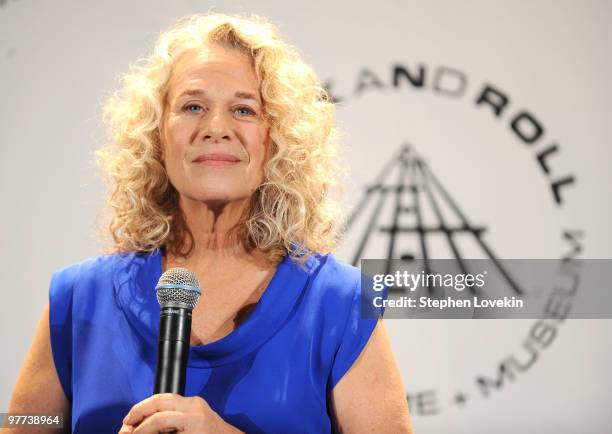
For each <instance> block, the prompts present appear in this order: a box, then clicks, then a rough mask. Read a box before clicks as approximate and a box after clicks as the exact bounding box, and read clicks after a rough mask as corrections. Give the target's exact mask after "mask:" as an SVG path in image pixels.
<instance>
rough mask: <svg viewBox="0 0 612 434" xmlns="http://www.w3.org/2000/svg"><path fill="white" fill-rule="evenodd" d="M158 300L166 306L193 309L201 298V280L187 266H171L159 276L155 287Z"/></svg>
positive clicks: (161, 304)
mask: <svg viewBox="0 0 612 434" xmlns="http://www.w3.org/2000/svg"><path fill="white" fill-rule="evenodd" d="M155 289H156V290H157V301H158V302H159V305H160V306H161V307H162V308H164V307H182V308H187V309H193V308H194V307H195V305H196V304H197V303H198V300H199V299H200V295H201V294H202V291H201V290H200V282H198V278H197V277H196V275H195V274H194V273H192V272H191V271H189V270H187V269H186V268H179V267H177V268H170V269H168V270H166V272H165V273H164V274H162V275H161V277H160V278H159V282H158V283H157V286H156V287H155Z"/></svg>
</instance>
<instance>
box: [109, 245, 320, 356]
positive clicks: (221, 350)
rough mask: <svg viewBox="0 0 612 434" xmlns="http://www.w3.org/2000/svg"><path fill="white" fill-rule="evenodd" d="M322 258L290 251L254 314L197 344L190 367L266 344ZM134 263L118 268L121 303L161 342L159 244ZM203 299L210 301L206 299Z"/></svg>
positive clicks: (131, 318) (133, 319)
mask: <svg viewBox="0 0 612 434" xmlns="http://www.w3.org/2000/svg"><path fill="white" fill-rule="evenodd" d="M322 259H323V258H322V257H321V256H319V255H313V256H312V257H311V258H309V260H308V261H306V263H305V264H304V265H300V264H298V263H296V262H295V261H294V260H292V259H291V258H290V257H289V256H285V258H284V259H283V260H282V261H281V262H280V263H279V264H278V265H277V267H276V270H275V272H274V275H273V276H272V279H271V280H270V282H269V283H268V285H267V287H266V289H265V290H264V292H263V294H262V295H261V297H260V299H259V301H258V302H257V304H256V306H255V308H254V309H253V310H252V311H251V313H250V314H249V316H248V317H247V318H246V319H245V320H244V321H243V322H242V323H241V324H240V325H239V326H238V327H236V328H235V329H234V330H232V331H231V332H230V333H229V334H227V335H226V336H224V337H222V338H220V339H218V340H216V341H213V342H210V343H207V344H204V345H192V346H191V347H190V351H189V360H188V366H189V367H194V368H207V367H213V366H219V365H224V364H227V363H231V362H233V361H235V360H238V359H240V358H242V357H244V356H246V355H247V354H249V353H251V352H253V351H254V350H256V349H257V348H258V347H260V346H261V345H262V344H263V343H264V342H266V341H267V340H268V339H270V338H271V337H272V336H273V335H274V334H275V333H276V332H277V331H278V330H279V328H280V327H281V326H282V324H283V323H284V322H285V320H286V319H287V318H288V317H289V315H290V314H291V312H292V311H293V310H294V307H295V305H296V303H297V301H298V299H299V298H300V295H301V294H302V293H303V291H304V290H305V288H306V287H307V286H308V282H309V280H310V279H309V278H310V276H311V274H312V273H313V272H314V271H315V270H317V269H318V268H319V266H320V265H321V263H322V262H323V261H322ZM128 263H129V265H128V267H127V268H128V270H129V272H127V273H125V272H122V271H121V270H118V272H117V273H116V277H115V281H116V285H117V287H118V298H119V301H120V304H121V306H122V309H123V310H124V312H126V315H127V316H128V317H129V318H128V320H129V322H130V323H131V324H133V325H135V326H136V327H137V328H138V329H140V330H139V334H140V335H141V336H145V335H146V336H147V337H148V338H149V339H152V340H153V343H154V344H155V345H156V344H157V334H158V331H159V311H160V308H159V304H158V303H157V299H156V294H155V286H156V284H157V282H158V280H159V278H160V276H161V274H162V252H161V250H160V249H156V250H154V251H153V252H151V253H145V254H142V253H140V254H135V255H134V256H133V257H132V258H131V260H130V261H128ZM126 271H127V270H126ZM121 276H124V277H123V278H121ZM130 282H133V283H134V285H132V284H130ZM202 302H204V303H205V302H206V300H205V299H202V300H200V303H202ZM143 328H144V329H145V330H143Z"/></svg>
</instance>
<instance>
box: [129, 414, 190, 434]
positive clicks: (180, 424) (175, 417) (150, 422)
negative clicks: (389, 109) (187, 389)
mask: <svg viewBox="0 0 612 434" xmlns="http://www.w3.org/2000/svg"><path fill="white" fill-rule="evenodd" d="M186 426H187V424H186V415H185V413H183V412H180V411H160V412H158V413H155V414H154V415H152V416H149V417H147V418H146V419H145V420H143V421H142V423H141V424H140V425H138V426H137V427H136V428H135V429H134V431H132V434H158V433H170V432H179V433H180V432H183V431H185V429H186Z"/></svg>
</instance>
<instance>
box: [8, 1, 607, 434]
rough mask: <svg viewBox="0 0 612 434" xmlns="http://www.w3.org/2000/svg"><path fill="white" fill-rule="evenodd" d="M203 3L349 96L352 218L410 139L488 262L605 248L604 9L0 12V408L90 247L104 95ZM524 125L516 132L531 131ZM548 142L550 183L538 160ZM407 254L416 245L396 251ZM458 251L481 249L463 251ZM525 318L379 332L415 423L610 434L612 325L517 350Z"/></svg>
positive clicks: (587, 323)
mask: <svg viewBox="0 0 612 434" xmlns="http://www.w3.org/2000/svg"><path fill="white" fill-rule="evenodd" d="M210 9H212V10H214V11H217V12H228V13H234V12H241V13H257V14H261V15H263V16H266V17H268V18H269V19H270V20H271V21H272V22H275V23H276V24H277V25H278V26H279V27H280V30H281V33H282V34H283V35H284V36H285V37H286V38H288V39H289V40H290V41H291V42H292V43H293V44H294V45H296V46H297V47H298V48H299V49H300V51H301V52H302V53H303V55H304V56H305V58H306V59H307V60H308V62H310V63H311V64H312V65H313V66H314V67H315V69H316V70H317V71H318V72H319V74H320V76H321V78H322V79H324V80H325V81H329V83H331V90H332V93H333V94H334V95H335V96H337V97H339V98H342V102H341V103H340V104H339V108H338V122H339V125H340V127H341V128H342V129H343V131H344V143H345V144H346V148H347V149H346V150H347V153H346V158H347V161H348V163H349V165H350V167H351V171H352V174H351V177H350V182H349V186H348V189H347V199H346V202H347V209H350V207H352V206H354V204H355V203H357V201H358V200H359V198H360V197H361V195H362V194H363V191H364V189H365V187H366V186H367V185H368V184H369V183H371V182H372V181H373V179H374V177H375V176H376V174H377V173H378V172H379V171H380V169H381V168H382V166H383V164H384V163H385V162H386V161H387V160H388V159H389V158H390V157H391V155H392V154H393V153H394V152H395V151H396V150H397V149H398V148H399V146H400V145H401V144H403V143H405V142H406V141H407V142H410V144H411V145H412V146H413V147H414V149H416V150H417V152H418V153H419V154H420V155H421V156H422V157H423V158H424V159H425V160H426V161H427V162H428V164H429V165H430V167H431V168H432V170H433V171H434V173H435V174H436V176H437V177H438V178H440V180H441V182H442V184H443V185H444V186H445V188H446V189H447V190H448V191H449V194H450V195H451V196H452V197H453V199H454V200H455V201H456V202H457V203H458V204H459V205H460V207H461V209H462V210H463V211H464V212H465V213H466V214H467V216H468V218H469V219H470V221H471V222H473V223H474V224H483V225H485V226H486V227H487V233H486V235H485V239H486V241H487V243H488V244H489V245H490V246H492V248H493V249H494V250H495V253H496V254H497V255H498V256H499V257H502V258H558V257H560V256H561V255H563V254H564V253H566V252H568V251H569V250H571V245H570V244H569V243H568V241H567V240H564V239H563V237H562V233H563V232H564V231H568V230H569V231H579V232H580V233H581V234H582V235H581V236H580V238H579V240H580V244H581V245H582V248H583V250H582V251H581V253H580V255H579V257H582V258H610V257H611V256H612V248H611V245H612V243H611V242H612V236H611V235H612V230H611V229H610V223H609V222H610V221H611V218H612V207H611V205H610V198H611V197H612V195H611V193H612V191H611V190H612V187H611V186H612V174H611V173H610V171H609V170H608V168H609V161H610V160H611V159H612V150H611V148H610V147H609V140H606V139H607V138H608V137H609V135H610V132H611V129H612V127H611V126H610V109H609V105H608V102H609V100H610V97H611V96H612V95H611V89H612V87H611V86H610V84H609V77H610V76H611V75H612V62H611V61H610V56H609V42H610V40H612V30H611V28H610V23H611V18H612V3H610V2H607V1H577V0H576V1H552V0H551V1H541V0H540V1H516V0H515V1H464V2H456V1H450V0H449V1H429V2H417V1H403V2H397V1H391V0H380V1H378V2H376V3H375V5H373V4H368V5H365V4H363V5H360V4H357V3H355V2H301V3H295V4H294V3H290V2H282V1H270V2H257V3H256V4H254V2H241V1H234V0H225V1H223V2H219V3H216V2H205V1H186V0H184V1H174V2H167V1H144V0H138V1H130V2H119V1H106V2H93V1H76V0H75V1H64V0H56V1H40V0H39V1H36V0H2V1H0V78H1V80H0V95H2V99H1V100H0V189H1V190H0V193H1V197H2V200H3V204H2V213H1V214H0V219H1V221H0V240H1V243H2V248H3V249H2V252H3V253H2V262H3V265H4V267H5V276H6V277H5V279H4V281H5V283H4V286H5V288H4V289H3V305H4V313H3V316H2V319H1V320H0V321H1V325H2V327H1V330H2V331H1V333H2V335H1V338H2V340H3V342H4V348H5V349H6V350H5V351H4V352H3V355H2V367H3V369H2V372H1V373H0V411H5V410H2V409H3V408H4V409H6V407H7V406H8V401H9V397H10V391H11V388H12V386H13V383H14V381H15V378H16V375H17V372H18V369H19V366H20V364H21V362H22V360H23V357H24V355H25V353H26V350H27V348H28V346H29V343H30V339H31V337H32V334H33V331H34V328H35V325H36V323H37V320H38V317H39V315H40V312H41V310H42V308H43V306H44V304H45V303H46V300H47V287H48V282H49V278H50V275H51V273H52V272H53V271H54V270H55V269H57V268H59V267H61V266H64V265H67V264H69V263H72V262H75V261H78V260H80V259H83V258H85V257H88V256H93V255H96V254H98V253H99V246H98V244H97V242H96V240H95V237H94V227H95V221H96V218H97V215H98V213H99V211H100V207H101V205H102V198H103V187H102V184H101V182H100V181H99V178H98V177H97V175H96V169H95V167H94V164H93V151H94V150H95V149H97V148H98V147H100V146H101V144H102V143H103V142H104V139H105V133H104V130H103V128H102V127H101V125H100V121H99V119H100V102H101V100H102V97H103V96H104V95H106V94H108V93H109V92H110V91H112V90H113V89H114V88H115V86H116V84H117V82H116V77H117V75H118V74H119V73H121V72H124V71H125V70H126V69H127V65H128V64H129V62H131V61H133V60H134V59H136V57H138V56H140V55H142V54H145V53H147V52H148V51H149V50H150V49H151V47H152V45H153V43H154V41H155V39H156V36H157V34H158V33H159V32H160V31H161V30H162V29H163V28H165V27H167V26H168V25H170V24H172V23H173V22H174V21H175V19H176V18H178V17H180V16H183V15H186V14H190V13H195V12H206V11H208V10H210ZM398 65H399V66H402V67H404V68H406V69H407V70H409V71H410V72H411V73H412V74H413V75H415V74H416V75H418V71H419V68H422V70H423V73H424V82H423V86H422V87H417V88H415V87H414V86H411V85H410V84H408V82H407V81H406V80H402V81H400V83H399V85H398V86H394V85H393V74H392V72H393V68H394V67H395V66H398ZM486 86H491V87H493V88H495V89H497V90H498V92H502V93H503V94H505V95H506V96H507V98H508V103H507V105H506V106H505V108H504V110H503V111H502V112H501V114H500V116H496V115H495V114H494V112H493V111H492V110H491V107H490V106H487V105H486V104H476V100H477V99H478V96H479V95H480V94H481V92H482V91H483V89H484V88H485V87H486ZM358 89H361V91H359V90H358ZM521 113H529V114H530V115H531V116H532V117H533V118H534V119H537V121H538V122H539V123H540V124H541V125H542V127H543V130H544V132H543V134H542V136H541V137H540V138H539V139H538V140H536V141H535V142H534V143H532V144H526V143H524V142H523V141H521V139H520V137H519V136H518V135H517V134H516V133H515V132H514V131H513V130H512V129H511V123H512V120H513V119H514V118H516V117H517V116H519V115H520V114H521ZM529 127H530V126H529V125H527V122H523V123H522V124H521V125H520V128H522V130H521V131H523V132H524V133H525V134H528V133H530V131H531V130H530V129H529ZM554 144H556V145H557V152H556V153H554V154H551V155H550V156H549V157H548V159H547V160H546V161H547V162H548V164H549V172H550V173H548V174H547V173H545V172H544V171H543V169H542V168H541V167H540V166H539V165H538V162H537V155H538V153H541V152H543V151H544V150H545V149H547V148H548V147H550V146H552V145H554ZM567 176H572V177H573V178H574V182H573V183H571V184H566V185H565V186H563V187H561V189H560V194H561V200H562V202H561V203H556V202H555V199H554V196H553V193H552V190H551V183H554V182H555V181H559V180H562V179H564V178H565V177H567ZM359 236H360V235H359V226H355V227H353V228H351V230H350V231H349V233H348V237H347V241H346V243H345V244H344V245H343V247H342V248H341V249H340V251H339V256H341V257H342V258H343V259H345V260H350V258H351V257H352V254H353V252H354V249H355V243H356V241H357V239H358V237H359ZM384 242H385V241H384V239H383V238H382V237H381V236H380V235H378V236H373V239H372V242H371V243H370V244H369V246H368V249H369V250H368V251H367V255H369V256H367V257H371V258H376V257H382V256H380V253H379V250H377V246H381V245H383V243H384ZM433 245H434V246H435V245H436V244H435V242H434V243H433ZM400 248H402V249H404V250H405V251H410V249H412V248H413V246H412V245H411V244H410V241H409V240H406V241H405V244H404V245H401V246H400ZM434 252H435V254H436V255H437V256H438V257H443V256H445V255H448V253H445V252H444V251H442V250H439V251H436V250H435V249H434ZM465 254H466V256H473V257H478V256H479V255H481V254H482V253H481V252H480V251H479V250H478V249H476V248H474V247H473V246H471V245H470V244H469V242H467V241H466V243H465ZM534 322H535V321H532V320H524V321H492V320H487V321H485V320H479V321H459V320H452V321H433V320H430V321H424V320H422V321H414V320H412V321H409V320H390V321H388V326H389V329H390V332H391V335H392V339H393V343H394V347H395V350H396V353H397V357H398V360H399V363H400V366H401V369H402V373H403V375H404V379H405V383H406V391H407V394H408V395H409V397H410V404H411V410H412V413H413V421H414V426H415V431H416V432H417V433H419V434H423V433H436V434H443V433H491V432H495V433H517V432H521V433H522V432H525V433H527V432H535V431H537V432H541V433H549V432H550V433H553V432H554V433H575V432H581V433H594V434H595V433H598V434H599V433H603V432H607V431H609V425H610V423H611V422H612V417H611V416H610V413H609V402H610V400H611V399H612V392H611V390H612V387H611V386H612V375H611V374H610V371H609V369H610V368H609V367H610V366H611V365H612V350H610V342H612V328H611V327H610V324H611V323H610V321H603V320H570V321H566V322H565V323H562V324H554V325H553V326H554V327H555V330H556V335H555V336H556V337H555V339H554V341H553V342H552V343H551V344H550V345H548V346H547V347H546V348H544V347H543V346H541V345H540V346H537V345H535V344H534V343H533V340H532V339H530V338H529V332H530V330H531V328H532V327H533V325H534ZM529 341H531V343H530V342H529ZM526 342H527V344H526ZM530 345H531V346H532V347H533V346H534V345H535V346H536V347H537V351H535V352H536V353H537V359H533V358H534V357H535V356H534V355H533V353H534V351H532V352H529V351H527V350H526V349H525V348H527V347H530ZM510 359H511V360H514V362H513V363H514V364H512V363H510V364H509V365H508V364H507V363H506V362H507V361H508V360H510ZM528 362H529V363H530V364H529V367H528V368H524V369H523V371H520V370H519V369H518V368H517V366H518V365H521V366H526V365H527V364H528ZM500 363H506V365H507V366H511V367H513V369H514V371H513V372H514V374H515V375H514V380H513V381H510V380H508V378H506V379H505V380H504V382H503V384H502V385H501V386H500V387H499V388H492V389H490V390H489V393H488V394H486V393H485V392H483V390H482V389H481V388H479V386H478V384H479V383H478V378H485V377H486V378H490V379H495V378H496V376H497V373H498V368H499V365H500ZM459 393H460V394H461V395H462V396H463V398H464V399H463V400H461V399H459V398H457V394H459Z"/></svg>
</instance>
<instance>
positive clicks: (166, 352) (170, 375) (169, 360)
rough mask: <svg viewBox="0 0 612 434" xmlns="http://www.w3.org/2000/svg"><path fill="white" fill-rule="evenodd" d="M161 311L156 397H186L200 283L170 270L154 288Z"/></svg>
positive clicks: (182, 271) (186, 273)
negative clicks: (186, 373) (192, 325)
mask: <svg viewBox="0 0 612 434" xmlns="http://www.w3.org/2000/svg"><path fill="white" fill-rule="evenodd" d="M155 289H156V290H157V301H158V302H159V305H160V307H161V311H160V315H159V335H158V337H157V369H156V372H155V389H154V392H153V393H176V394H179V395H182V396H184V395H185V372H186V370H187V357H188V356H189V337H190V335H191V311H192V310H193V308H194V307H195V305H196V304H197V303H198V300H199V299H200V295H201V293H202V292H201V291H200V283H199V282H198V278H197V277H196V275H195V274H194V273H192V272H191V271H189V270H187V269H185V268H170V269H169V270H167V271H166V272H165V273H164V274H162V276H161V277H160V278H159V282H158V283H157V286H156V287H155Z"/></svg>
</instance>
